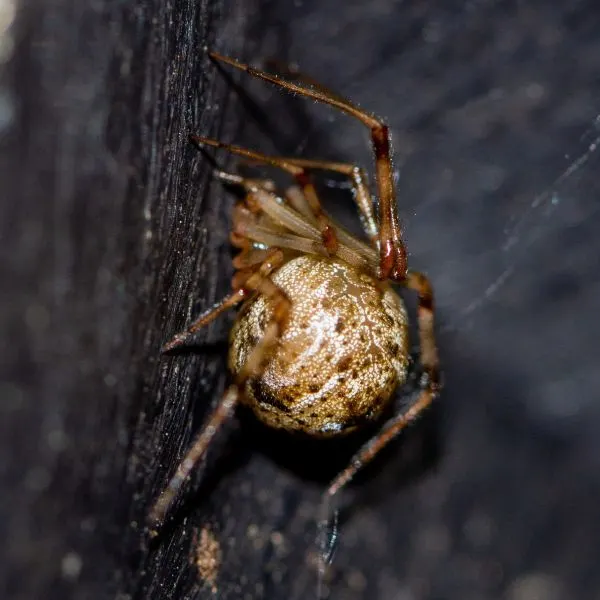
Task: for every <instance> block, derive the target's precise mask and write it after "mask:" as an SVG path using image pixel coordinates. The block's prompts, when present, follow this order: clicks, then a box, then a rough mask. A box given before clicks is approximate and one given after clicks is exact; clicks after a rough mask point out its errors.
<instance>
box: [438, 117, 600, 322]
mask: <svg viewBox="0 0 600 600" xmlns="http://www.w3.org/2000/svg"><path fill="white" fill-rule="evenodd" d="M599 144H600V114H599V115H597V116H596V118H595V119H594V121H593V124H592V126H591V127H590V128H589V129H587V130H586V131H585V133H584V134H583V135H581V137H580V139H579V145H578V146H577V147H576V148H575V149H574V151H573V152H572V153H568V154H565V160H566V161H567V162H568V165H567V167H565V169H564V170H563V172H562V173H561V174H560V175H559V176H558V177H557V178H556V179H555V180H554V181H553V182H552V184H551V185H549V186H548V187H547V188H546V189H545V190H543V191H542V192H540V193H539V194H538V195H537V196H535V197H534V198H533V199H532V201H531V203H530V204H529V205H528V206H527V207H526V208H525V209H524V210H522V211H521V212H520V213H519V214H517V215H515V217H514V218H513V220H512V223H510V225H509V226H508V227H507V228H506V230H505V233H504V238H505V240H504V243H503V244H502V245H501V247H500V249H499V251H500V252H501V253H502V255H503V257H504V262H505V263H506V267H505V268H504V269H503V270H502V271H501V272H500V273H499V274H498V275H497V276H495V277H494V278H493V280H492V281H491V282H490V283H489V284H488V285H487V286H486V287H485V289H484V290H483V291H482V292H480V293H478V294H476V296H475V297H474V298H473V300H472V301H471V302H470V303H469V304H467V305H466V306H465V307H464V308H463V309H462V310H461V311H460V312H459V313H458V314H457V315H455V317H454V318H453V319H452V320H451V322H449V323H447V324H446V325H444V326H443V327H442V332H451V331H455V330H457V329H458V328H460V327H462V326H464V324H465V321H466V319H467V317H470V316H472V315H474V314H475V313H477V312H478V311H480V310H481V309H482V308H484V306H485V305H486V304H487V303H489V302H490V301H492V300H493V299H494V297H495V296H496V295H497V294H498V293H499V291H500V290H501V289H502V288H503V287H504V286H506V285H508V284H509V283H510V281H511V279H512V278H513V276H514V275H515V273H516V272H517V271H518V270H519V265H520V261H521V259H522V258H523V257H524V256H525V255H526V253H527V252H528V250H529V249H530V248H531V247H532V246H534V245H535V244H536V243H538V242H540V240H542V239H544V238H547V237H548V236H551V235H552V234H553V232H554V233H556V230H557V229H560V228H561V227H577V226H578V225H580V224H581V223H583V222H584V221H586V220H588V219H591V218H592V217H593V216H594V215H596V214H597V213H598V212H599V210H600V206H598V205H597V204H594V205H590V206H587V208H586V209H585V210H584V211H583V214H579V216H577V217H576V218H575V219H572V220H571V221H570V222H569V223H566V224H564V223H563V224H562V225H561V223H560V221H559V219H560V215H559V211H560V209H561V207H564V205H565V204H566V205H568V204H569V203H572V202H574V201H575V198H574V196H577V197H581V196H582V195H584V196H589V195H591V194H592V193H593V191H594V187H593V183H592V186H590V188H586V187H585V182H586V178H587V177H588V176H590V175H592V174H593V173H594V172H597V170H598V167H599V166H600V165H599V162H600V155H599V153H598V150H599ZM550 241H551V240H550Z"/></svg>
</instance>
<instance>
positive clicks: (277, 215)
mask: <svg viewBox="0 0 600 600" xmlns="http://www.w3.org/2000/svg"><path fill="white" fill-rule="evenodd" d="M209 54H210V57H211V59H212V60H213V61H215V62H217V63H225V64H227V65H230V66H231V67H235V68H236V69H240V70H241V71H245V72H246V73H249V74H250V75H252V76H254V77H256V78H258V79H262V80H264V81H267V82H270V83H272V84H275V85H276V86H279V87H280V88H283V89H284V90H287V91H289V92H293V93H296V94H299V95H301V96H306V97H308V98H312V99H313V100H316V101H318V102H321V103H324V104H328V105H330V106H333V107H335V108H337V109H339V110H341V111H342V112H344V113H347V114H349V115H351V116H353V117H355V118H356V119H358V120H359V121H361V122H362V123H364V125H366V126H367V127H368V128H369V130H370V132H371V137H372V143H373V150H374V154H375V160H376V176H377V191H378V211H379V212H378V214H377V215H376V211H375V207H374V201H373V198H372V196H371V192H370V191H369V188H368V184H367V179H366V176H365V174H364V172H363V171H362V169H360V168H359V167H356V166H353V165H350V164H344V163H338V162H330V161H322V160H309V159H304V158H281V157H275V156H266V155H264V154H261V153H258V152H255V151H253V150H248V149H245V148H240V147H238V146H233V145H230V144H225V143H222V142H219V141H216V140H212V139H208V138H205V137H200V136H192V138H191V139H192V140H193V141H194V142H196V143H197V144H199V145H200V146H212V147H215V148H223V149H225V150H227V151H229V152H230V153H233V154H235V155H238V156H241V157H244V158H246V159H250V160H251V161H253V162H255V163H262V164H265V165H268V166H272V167H277V168H279V169H282V170H283V171H286V172H287V173H289V174H290V175H291V176H292V177H293V178H294V179H295V185H294V186H292V187H290V188H289V189H288V190H287V191H285V193H283V194H279V193H278V192H277V190H276V188H275V185H274V183H273V182H272V181H270V180H264V179H250V178H245V177H242V176H240V175H235V174H231V173H226V172H224V171H221V170H218V169H216V170H215V175H216V177H217V178H219V179H220V180H222V181H223V182H225V183H227V184H232V185H235V186H239V188H241V190H242V191H243V199H242V200H240V201H239V202H238V203H237V204H236V206H235V208H234V210H233V227H232V231H231V243H232V245H233V246H234V247H236V248H238V249H240V251H241V252H240V253H239V254H238V255H237V256H236V257H235V259H234V260H233V266H234V268H235V270H236V272H235V275H234V277H233V281H232V288H233V292H232V293H231V294H230V295H228V296H226V297H225V298H224V299H222V300H221V301H220V302H219V303H218V304H216V305H215V306H214V307H213V308H211V309H210V310H208V311H207V312H205V313H204V314H202V315H201V316H200V317H199V318H198V319H197V320H196V321H194V322H193V323H192V324H191V325H190V326H189V327H188V328H187V329H186V330H185V331H183V332H181V333H178V334H177V335H176V336H175V337H173V339H172V340H171V341H169V342H168V343H167V344H166V345H165V346H164V347H163V351H165V352H166V351H170V350H172V349H174V348H177V347H179V346H181V345H183V344H185V343H186V342H187V341H188V340H189V338H190V336H191V335H193V334H194V333H196V332H197V331H198V330H199V329H201V328H202V327H205V326H206V325H208V324H209V323H210V322H211V321H213V320H214V319H215V318H217V317H218V316H219V315H221V314H222V313H223V312H225V311H226V310H228V309H229V308H232V307H234V306H236V305H238V304H240V303H242V306H241V309H240V311H239V312H238V315H237V317H236V320H235V323H234V325H233V328H232V330H231V334H230V349H229V359H228V365H229V369H230V371H231V373H232V376H233V383H232V384H231V385H230V386H229V387H228V388H227V390H226V391H225V393H224V395H223V397H222V398H221V400H220V401H219V403H218V404H217V406H216V408H215V409H214V411H213V413H212V415H211V416H210V417H209V419H208V421H207V423H206V424H205V425H204V427H203V429H202V430H201V431H200V433H199V435H198V436H197V438H196V439H195V441H194V442H193V444H192V445H191V447H190V449H189V451H188V453H187V455H186V456H185V458H184V459H183V460H182V461H181V463H180V464H179V466H178V468H177V471H176V473H175V474H174V475H173V477H172V478H171V480H170V482H169V484H168V486H167V487H166V488H165V490H164V491H163V492H162V494H161V495H160V497H159V498H158V500H157V501H156V503H155V504H154V506H153V508H152V509H151V512H150V515H149V517H150V521H151V522H152V523H155V524H159V523H161V522H162V521H163V520H164V518H165V516H166V514H167V512H168V510H169V507H170V505H171V504H172V502H173V500H174V498H175V496H176V495H177V493H178V492H179V490H180V488H181V487H182V485H183V484H184V482H185V481H186V480H187V478H188V477H189V475H190V473H191V471H192V469H193V468H194V467H195V465H196V464H197V463H198V461H199V460H200V459H201V458H202V457H203V456H204V454H205V452H206V450H207V449H208V447H209V445H210V443H211V441H212V440H213V438H214V436H215V434H216V433H217V431H218V430H219V427H220V426H221V425H222V424H223V423H224V422H225V421H226V420H227V419H228V418H229V417H230V416H231V415H232V413H233V411H234V409H235V407H236V405H237V404H238V403H245V404H247V405H249V406H250V407H251V409H252V410H253V411H254V413H255V415H256V416H257V417H258V418H259V419H260V420H262V421H263V422H264V423H266V424H267V425H268V426H271V427H275V428H280V429H285V430H289V431H292V432H302V433H305V434H309V435H311V436H318V437H332V436H339V435H343V434H347V433H349V432H351V431H353V430H355V429H357V428H359V427H361V426H363V425H365V424H368V423H369V422H373V421H374V420H377V419H379V418H380V417H382V414H383V411H384V409H385V408H386V406H387V405H388V404H389V402H390V398H391V397H392V394H393V392H394V391H395V389H396V388H397V387H398V386H399V385H401V384H403V383H404V382H405V380H406V378H407V371H408V364H409V345H408V314H407V311H406V308H405V306H404V303H403V301H402V300H401V299H400V297H399V296H398V295H397V294H396V293H395V292H394V290H393V289H392V284H397V285H400V286H404V287H406V288H410V289H411V290H414V291H415V292H416V293H417V296H418V308H417V319H418V332H419V338H420V339H419V342H420V362H421V363H422V368H423V375H422V376H421V379H420V387H421V391H420V394H419V396H418V397H417V399H416V401H415V402H414V403H413V404H412V405H411V406H410V407H409V408H408V409H407V410H405V411H404V412H402V413H401V414H397V415H395V416H393V417H391V418H390V419H389V420H387V422H385V423H383V424H382V426H381V427H380V429H379V431H378V433H376V435H375V436H374V437H372V438H371V439H370V440H369V441H367V442H366V443H365V444H364V445H363V446H362V447H361V448H360V449H359V450H358V452H357V453H356V454H355V455H354V457H353V458H352V459H351V461H350V463H349V465H348V466H347V467H346V468H345V469H344V470H342V471H341V472H340V473H339V474H338V475H337V476H336V477H335V478H334V479H333V481H331V483H330V485H329V486H328V487H327V489H326V491H325V492H324V502H323V506H330V503H331V502H332V501H333V499H334V498H335V497H336V496H337V495H338V494H339V493H340V491H341V490H342V489H343V488H344V486H346V484H348V482H349V481H350V480H351V479H352V478H353V477H354V476H355V475H356V473H357V472H358V471H359V470H360V469H362V468H363V467H364V466H365V465H366V464H367V463H369V462H370V461H371V460H372V459H373V457H374V456H375V455H377V453H378V452H380V451H381V449H382V448H383V447H384V446H386V445H387V444H388V443H389V442H390V441H391V440H392V439H393V438H394V437H395V436H397V435H398V434H399V433H400V432H401V431H402V430H403V429H404V428H405V427H406V426H407V425H408V424H409V423H410V422H411V421H413V420H414V419H415V418H417V417H418V416H419V415H420V413H421V412H422V411H423V410H424V409H426V408H427V407H428V406H429V405H430V404H431V402H432V401H433V400H434V399H435V398H436V397H437V396H438V394H439V391H440V389H441V384H440V377H439V366H438V353H437V348H436V342H435V337H434V322H433V321H434V312H433V290H432V287H431V284H430V283H429V280H428V279H427V277H426V276H425V275H423V274H421V273H418V272H415V271H410V270H408V267H407V253H406V248H405V246H404V243H403V240H402V232H401V228H400V222H399V218H398V214H397V210H396V198H395V190H394V186H393V180H392V161H391V155H390V141H389V133H388V128H387V126H386V125H385V124H384V123H382V122H381V121H379V120H378V119H376V118H375V117H373V116H371V115H370V114H368V113H366V112H364V111H362V110H361V109H359V108H358V107H357V106H356V105H354V104H352V103H351V102H349V101H347V100H345V99H343V98H341V97H340V96H338V95H336V94H334V93H332V92H331V91H329V90H328V89H326V88H324V87H323V86H321V85H319V84H317V83H315V82H314V81H313V80H312V79H309V78H308V77H305V76H302V75H300V74H298V73H292V72H288V73H286V76H285V77H284V78H282V77H281V76H276V75H271V74H269V73H267V72H264V71H260V70H258V69H255V68H252V67H250V66H248V65H246V64H243V63H241V62H238V61H237V60H234V59H232V58H229V57H225V56H221V55H219V54H217V53H215V52H210V53H209ZM315 170H321V171H332V172H337V173H341V174H343V175H345V176H347V177H348V178H349V180H350V182H351V183H352V187H353V191H354V199H355V202H356V204H357V206H358V210H359V213H360V217H361V222H362V225H363V228H364V231H365V234H366V237H367V238H368V243H366V242H363V241H361V240H359V239H358V238H356V237H354V236H352V235H350V234H349V233H348V232H346V231H345V230H344V229H343V228H342V227H341V226H340V225H338V224H337V223H335V222H334V221H333V219H332V218H330V217H329V216H328V215H327V214H326V213H325V212H324V211H323V209H322V208H321V203H320V201H319V198H318V196H317V192H316V190H315V187H314V185H313V183H312V182H311V178H310V175H309V174H310V172H311V171H315Z"/></svg>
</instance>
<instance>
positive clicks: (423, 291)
mask: <svg viewBox="0 0 600 600" xmlns="http://www.w3.org/2000/svg"><path fill="white" fill-rule="evenodd" d="M406 286H407V287H409V288H411V289H413V290H415V291H416V292H417V295H418V308H417V311H418V325H419V343H420V360H421V363H422V366H423V370H424V376H423V378H422V379H421V387H422V389H421V393H420V394H419V397H418V398H417V401H416V402H415V403H414V404H413V405H412V406H410V408H409V409H408V410H406V411H405V412H403V413H402V414H400V415H397V416H395V417H393V418H392V419H390V420H389V421H388V422H387V423H385V425H384V426H383V427H382V429H381V431H379V433H377V434H376V435H375V436H374V437H373V438H371V439H370V440H369V441H367V442H366V443H365V444H364V446H363V447H362V448H360V449H359V451H358V452H357V453H356V454H355V455H354V456H353V457H352V459H351V460H350V464H349V465H348V466H347V467H346V468H345V469H344V470H343V471H342V472H341V473H339V474H338V475H337V477H335V479H334V480H333V481H332V482H331V483H330V484H329V487H328V488H327V491H326V492H325V494H324V497H323V503H322V512H321V521H320V526H319V530H320V531H321V532H322V531H326V530H327V527H328V524H329V523H330V519H331V514H332V513H331V506H332V500H333V499H334V498H335V497H336V496H337V494H339V492H340V490H342V489H343V488H344V486H346V485H347V484H348V483H349V482H350V481H351V480H352V479H353V478H354V476H355V475H356V474H357V473H358V471H360V470H361V469H362V468H363V467H365V466H366V465H367V464H368V463H369V462H371V460H373V458H375V456H376V455H377V454H378V453H379V452H380V451H381V450H382V449H383V448H384V447H385V446H387V444H389V443H390V442H391V441H392V440H393V439H394V438H395V437H396V436H397V435H398V434H399V433H400V432H401V431H402V430H403V429H405V428H406V427H407V426H408V425H409V424H410V423H411V422H412V421H414V420H415V419H417V418H418V417H419V416H420V414H421V413H422V412H423V411H424V410H425V409H426V408H427V407H428V406H429V405H430V404H431V403H432V402H433V401H434V400H435V398H436V397H437V396H438V395H439V392H440V390H441V383H440V372H439V359H438V353H437V348H436V344H435V333H434V302H433V290H432V287H431V284H430V283H429V280H428V279H427V277H426V276H425V275H423V274H421V273H418V272H416V271H409V272H408V274H407V278H406ZM334 516H335V511H334ZM322 541H323V540H320V542H322ZM326 546H327V544H325V546H323V545H322V547H321V550H322V564H321V565H320V569H321V570H320V574H321V575H322V574H323V572H324V568H325V565H324V564H323V563H324V562H326V559H327V556H328V555H330V554H331V553H332V549H331V548H327V547H326Z"/></svg>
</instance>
